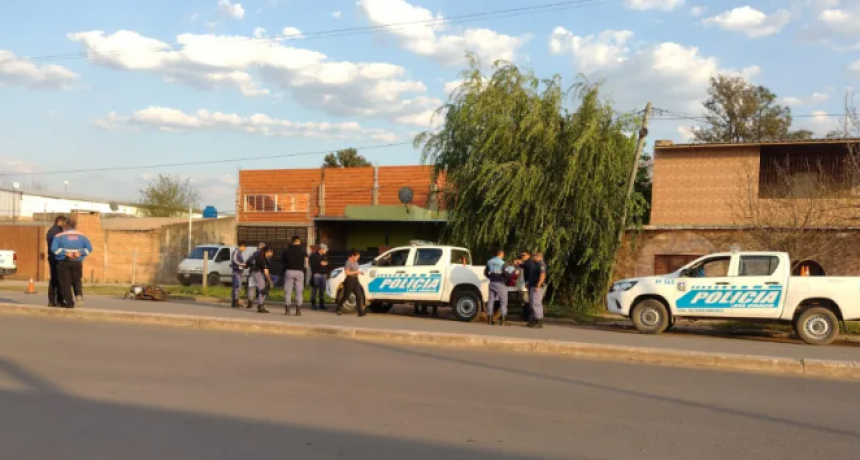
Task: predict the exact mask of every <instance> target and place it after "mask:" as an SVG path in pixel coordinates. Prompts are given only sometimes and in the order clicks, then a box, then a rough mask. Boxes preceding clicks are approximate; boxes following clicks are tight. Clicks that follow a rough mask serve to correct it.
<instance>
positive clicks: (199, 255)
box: [187, 246, 218, 260]
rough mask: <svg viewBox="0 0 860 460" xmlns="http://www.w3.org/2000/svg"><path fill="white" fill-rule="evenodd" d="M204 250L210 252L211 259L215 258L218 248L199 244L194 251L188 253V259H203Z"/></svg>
mask: <svg viewBox="0 0 860 460" xmlns="http://www.w3.org/2000/svg"><path fill="white" fill-rule="evenodd" d="M204 252H208V253H209V260H214V259H215V254H216V253H217V252H218V248H215V247H212V246H197V247H196V248H194V250H193V251H191V254H188V257H187V259H194V260H203V253H204Z"/></svg>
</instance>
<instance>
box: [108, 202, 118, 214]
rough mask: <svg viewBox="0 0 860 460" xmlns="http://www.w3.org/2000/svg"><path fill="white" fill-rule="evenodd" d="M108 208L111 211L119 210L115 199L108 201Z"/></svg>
mask: <svg viewBox="0 0 860 460" xmlns="http://www.w3.org/2000/svg"><path fill="white" fill-rule="evenodd" d="M110 210H111V211H113V212H117V211H119V203H117V202H116V201H111V202H110Z"/></svg>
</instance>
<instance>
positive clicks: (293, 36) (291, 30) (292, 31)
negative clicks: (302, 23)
mask: <svg viewBox="0 0 860 460" xmlns="http://www.w3.org/2000/svg"><path fill="white" fill-rule="evenodd" d="M281 35H283V36H284V38H286V39H288V40H298V39H300V38H304V35H302V31H301V30H299V29H297V28H295V27H284V29H283V30H281Z"/></svg>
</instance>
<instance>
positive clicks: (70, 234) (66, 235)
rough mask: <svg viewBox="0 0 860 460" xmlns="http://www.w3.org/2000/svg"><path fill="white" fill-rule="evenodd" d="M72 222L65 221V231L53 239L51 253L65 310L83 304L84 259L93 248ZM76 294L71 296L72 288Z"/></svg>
mask: <svg viewBox="0 0 860 460" xmlns="http://www.w3.org/2000/svg"><path fill="white" fill-rule="evenodd" d="M76 227H77V223H76V222H75V221H74V220H67V221H66V231H64V232H63V233H60V234H59V235H57V236H55V237H54V241H53V242H51V252H53V253H54V257H56V258H57V261H58V262H57V275H58V276H59V278H60V291H61V292H62V295H63V300H65V307H66V308H74V307H75V303H78V304H83V302H84V298H83V292H84V291H83V286H82V283H81V280H82V278H83V275H84V267H83V266H84V259H86V258H87V256H88V255H90V254H92V252H93V246H92V244H90V240H89V239H88V238H87V237H86V235H84V234H83V233H81V232H79V231H77V230H76ZM73 287H74V291H75V292H76V293H77V294H78V296H77V298H75V297H73V296H72V288H73Z"/></svg>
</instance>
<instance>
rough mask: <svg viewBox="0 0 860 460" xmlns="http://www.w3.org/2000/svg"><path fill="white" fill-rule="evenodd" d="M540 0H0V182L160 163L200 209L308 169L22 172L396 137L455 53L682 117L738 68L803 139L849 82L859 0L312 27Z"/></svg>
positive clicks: (450, 78) (423, 117) (81, 186)
mask: <svg viewBox="0 0 860 460" xmlns="http://www.w3.org/2000/svg"><path fill="white" fill-rule="evenodd" d="M556 1H557V0H556ZM544 3H552V2H551V1H550V0H547V1H546V2H538V1H537V0H535V1H526V0H495V1H489V0H469V1H463V0H460V1H453V0H362V1H360V2H356V1H355V0H344V1H341V0H319V1H315V2H310V1H307V0H238V1H227V0H220V1H219V0H182V1H176V0H173V1H167V0H147V1H146V2H143V1H134V2H132V1H108V0H79V1H75V2H69V1H61V0H29V1H27V2H9V4H8V5H5V6H4V10H3V13H2V14H0V101H2V103H0V174H3V175H5V176H4V177H5V180H6V181H7V182H10V181H12V180H16V181H19V182H22V183H23V184H24V185H25V186H26V185H28V184H29V183H30V182H31V181H36V182H38V183H40V184H43V185H45V186H46V187H48V188H49V189H54V190H62V188H63V181H65V180H67V181H69V191H75V192H78V193H86V194H92V195H100V196H107V197H112V198H122V199H130V198H135V197H136V196H137V191H138V190H139V189H140V188H141V187H143V186H144V185H145V184H146V182H147V180H148V179H150V178H151V177H152V175H154V174H156V173H158V172H169V173H176V174H180V175H182V176H185V177H190V178H191V179H192V180H193V181H194V182H195V183H196V184H197V186H198V187H199V188H200V189H201V190H202V192H203V193H204V196H205V200H204V201H205V203H204V204H214V205H216V206H218V207H219V208H220V209H222V210H225V211H229V210H232V209H233V207H234V204H233V201H234V194H235V185H236V184H235V181H236V176H237V174H236V172H237V170H238V169H239V168H243V169H258V168H302V167H315V166H317V165H319V164H320V162H321V160H322V156H323V155H306V156H299V157H292V158H281V159H269V160H265V161H244V162H238V163H225V164H219V165H201V166H193V167H176V168H167V169H157V168H155V169H144V170H135V171H112V172H100V173H64V174H53V175H46V174H40V173H43V172H46V171H68V170H73V169H89V168H100V167H112V166H125V165H129V166H130V165H147V164H159V163H175V162H194V161H208V160H224V159H230V158H240V157H256V156H268V155H278V154H288V153H293V152H306V151H324V150H335V149H339V148H345V147H350V146H359V147H360V146H372V145H380V144H389V143H399V142H407V141H409V140H411V138H412V136H413V135H414V134H415V133H417V132H419V131H422V130H425V129H428V128H429V127H430V116H429V114H430V113H431V112H432V110H433V109H434V108H436V107H438V105H439V104H441V101H442V100H444V99H445V97H446V96H447V92H446V91H448V90H450V88H451V87H453V86H455V85H456V82H457V75H458V73H459V72H460V70H462V69H463V66H464V64H463V56H464V54H465V51H466V50H470V51H473V52H475V53H476V54H477V55H478V56H480V57H482V58H483V60H484V61H485V62H491V61H492V60H494V59H497V58H504V59H509V60H512V61H514V62H516V63H518V64H521V65H523V66H526V67H530V68H533V69H534V70H535V71H536V72H537V73H538V74H539V75H542V76H550V75H552V74H554V73H558V74H561V75H562V76H564V77H565V79H566V80H567V81H568V82H571V83H572V82H574V80H575V77H576V75H577V74H578V73H580V72H582V73H585V74H586V75H587V76H588V77H589V78H590V79H592V80H595V79H599V78H604V79H605V80H606V84H605V88H606V92H607V94H609V95H611V97H612V99H613V100H614V102H615V103H616V105H617V108H618V109H619V110H638V109H641V108H643V107H644V105H645V103H646V102H647V101H649V100H650V101H653V103H654V105H655V106H656V107H659V108H663V109H669V110H673V111H675V112H681V113H685V114H699V113H700V109H699V107H700V104H701V101H702V100H703V99H704V94H705V89H706V85H707V79H708V77H709V76H710V75H712V74H714V73H717V72H728V73H738V74H742V75H744V76H746V77H747V78H749V79H750V80H752V81H753V82H755V83H757V84H763V85H766V86H768V87H770V88H771V89H772V90H773V91H775V92H776V93H777V94H778V95H779V96H781V97H782V100H781V102H783V103H784V104H787V105H789V106H791V108H792V109H793V111H794V113H795V114H798V115H809V116H806V117H799V118H797V119H796V121H795V127H797V128H808V129H811V130H813V131H814V132H816V133H817V134H819V135H823V134H826V132H827V131H829V130H830V129H832V128H834V127H835V126H836V124H837V123H838V121H839V120H838V119H837V118H835V117H827V116H823V115H822V114H834V113H840V112H842V106H843V94H844V92H845V90H846V89H847V88H850V87H852V86H855V85H856V83H855V82H856V80H857V79H858V77H860V0H797V1H790V0H780V1H777V0H759V1H753V0H739V1H735V0H719V1H715V0H618V1H614V2H612V1H610V2H606V1H603V0H581V3H580V4H577V5H572V6H565V7H560V8H559V9H557V10H555V11H552V12H542V13H536V14H525V15H518V16H513V17H504V18H499V17H483V18H477V20H474V21H469V22H456V21H453V22H452V23H444V22H435V23H427V22H424V23H420V24H414V23H413V24H408V25H401V26H397V27H394V28H389V29H388V30H383V31H379V32H376V33H373V34H358V35H355V34H353V35H347V36H341V37H324V38H320V37H319V36H318V35H313V33H314V32H320V31H328V30H334V29H343V28H352V27H364V26H374V25H375V26H379V25H385V24H392V23H404V22H416V21H427V20H434V19H440V18H452V17H457V16H462V15H469V14H474V13H482V12H489V11H498V10H505V9H511V8H522V7H534V6H538V5H541V4H544ZM574 6H575V7H574ZM303 33H304V34H308V36H304V35H302V34H303ZM176 45H178V46H176ZM171 46H173V48H170V47H171ZM156 50H160V51H162V52H155V51H156ZM83 53H92V54H90V55H89V56H87V55H85V54H83ZM45 56H48V58H44V57H45ZM50 56H53V57H50ZM812 115H816V116H812ZM693 124H694V123H693V122H692V121H685V120H655V122H654V125H653V129H652V136H653V137H652V139H663V138H665V139H673V140H675V141H676V142H681V141H685V140H686V139H687V138H688V137H687V136H689V129H690V128H691V126H692V125H693ZM363 153H364V154H365V156H366V157H367V158H368V159H370V160H372V161H374V162H376V163H378V164H380V165H389V164H417V163H418V162H419V161H420V157H419V154H418V152H416V151H415V150H413V148H412V147H411V146H409V145H406V146H397V147H391V148H384V149H374V150H366V151H364V152H363ZM23 173H30V175H24V174H23Z"/></svg>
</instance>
